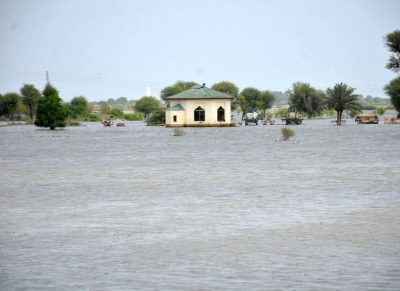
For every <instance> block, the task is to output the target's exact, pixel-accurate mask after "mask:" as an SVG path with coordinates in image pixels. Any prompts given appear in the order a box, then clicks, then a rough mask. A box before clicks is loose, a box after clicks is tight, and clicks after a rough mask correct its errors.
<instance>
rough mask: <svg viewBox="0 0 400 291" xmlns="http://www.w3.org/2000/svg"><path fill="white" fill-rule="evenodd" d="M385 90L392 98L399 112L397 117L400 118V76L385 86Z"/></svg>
mask: <svg viewBox="0 0 400 291" xmlns="http://www.w3.org/2000/svg"><path fill="white" fill-rule="evenodd" d="M383 90H384V91H385V93H386V94H387V95H388V96H390V101H391V102H392V104H393V106H394V108H396V110H397V117H398V118H400V76H399V77H397V78H394V79H393V80H392V81H390V82H389V84H387V85H385V87H383Z"/></svg>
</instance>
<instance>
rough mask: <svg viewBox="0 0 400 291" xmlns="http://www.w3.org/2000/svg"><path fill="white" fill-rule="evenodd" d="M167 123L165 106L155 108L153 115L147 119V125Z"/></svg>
mask: <svg viewBox="0 0 400 291" xmlns="http://www.w3.org/2000/svg"><path fill="white" fill-rule="evenodd" d="M164 123H165V108H164V107H158V108H157V109H155V110H154V111H153V112H152V113H151V116H150V117H149V118H148V119H147V120H146V124H147V125H156V124H164Z"/></svg>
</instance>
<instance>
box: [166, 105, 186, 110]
mask: <svg viewBox="0 0 400 291" xmlns="http://www.w3.org/2000/svg"><path fill="white" fill-rule="evenodd" d="M165 111H185V109H184V108H183V107H182V106H181V105H180V104H176V105H174V106H172V107H169V108H167V109H165Z"/></svg>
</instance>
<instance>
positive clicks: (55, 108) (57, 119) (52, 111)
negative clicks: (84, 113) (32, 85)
mask: <svg viewBox="0 0 400 291" xmlns="http://www.w3.org/2000/svg"><path fill="white" fill-rule="evenodd" d="M61 102H62V99H61V98H60V97H59V96H58V91H57V89H56V88H55V87H53V86H52V85H50V84H47V85H46V87H45V88H44V90H43V97H41V98H39V99H38V100H37V110H36V121H35V125H36V126H39V127H49V128H50V130H54V129H55V128H56V127H66V126H67V124H66V119H67V117H68V115H69V110H68V108H67V107H66V106H64V105H63V104H62V103H61Z"/></svg>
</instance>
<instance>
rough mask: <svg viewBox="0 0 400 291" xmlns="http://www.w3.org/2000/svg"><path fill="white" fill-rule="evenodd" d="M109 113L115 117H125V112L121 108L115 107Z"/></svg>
mask: <svg viewBox="0 0 400 291" xmlns="http://www.w3.org/2000/svg"><path fill="white" fill-rule="evenodd" d="M108 114H110V115H111V116H113V117H114V118H123V117H124V112H122V110H121V109H117V108H113V109H111V110H110V111H109V112H108Z"/></svg>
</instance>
